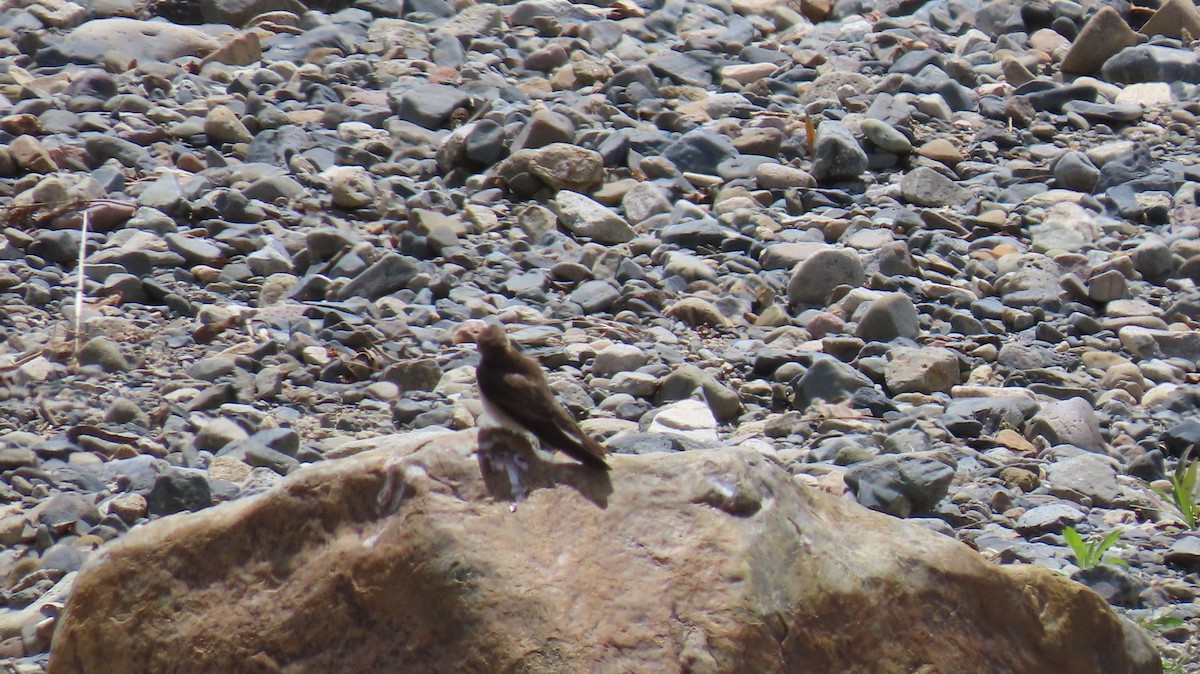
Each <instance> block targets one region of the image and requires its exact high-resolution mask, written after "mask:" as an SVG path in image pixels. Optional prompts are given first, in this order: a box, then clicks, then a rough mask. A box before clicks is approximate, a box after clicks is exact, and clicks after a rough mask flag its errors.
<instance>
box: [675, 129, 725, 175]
mask: <svg viewBox="0 0 1200 674" xmlns="http://www.w3.org/2000/svg"><path fill="white" fill-rule="evenodd" d="M737 153H738V152H737V149H736V148H734V147H733V143H731V142H730V141H729V139H728V138H726V137H725V136H722V135H720V134H717V133H714V132H712V131H708V130H705V129H696V130H694V131H689V132H687V133H685V134H683V135H682V136H680V137H679V139H678V140H676V141H675V142H673V143H671V144H670V145H668V146H667V147H666V149H664V150H663V151H662V156H663V158H664V159H667V160H668V161H670V162H671V163H672V164H674V165H675V166H676V167H677V168H678V169H679V170H680V171H690V172H692V173H707V174H715V173H716V172H717V166H718V165H719V164H720V163H721V162H723V161H725V160H726V159H729V158H731V157H735V156H737Z"/></svg>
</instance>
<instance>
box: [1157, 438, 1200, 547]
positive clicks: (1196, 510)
mask: <svg viewBox="0 0 1200 674" xmlns="http://www.w3.org/2000/svg"><path fill="white" fill-rule="evenodd" d="M1191 453H1192V448H1190V447H1189V448H1188V449H1187V451H1185V452H1184V453H1183V456H1181V457H1179V463H1177V464H1175V472H1173V473H1172V474H1171V475H1169V476H1167V477H1168V479H1169V480H1170V481H1171V493H1169V494H1168V493H1166V492H1163V491H1161V490H1157V491H1158V493H1159V495H1160V496H1162V497H1163V498H1165V499H1167V500H1168V501H1170V503H1171V505H1173V506H1175V510H1177V511H1178V512H1179V518H1180V519H1181V520H1183V523H1184V525H1185V526H1187V528H1189V529H1195V528H1196V516H1197V514H1200V504H1197V503H1196V481H1197V471H1198V470H1200V461H1198V460H1192V461H1189V460H1188V459H1189V458H1190V455H1191Z"/></svg>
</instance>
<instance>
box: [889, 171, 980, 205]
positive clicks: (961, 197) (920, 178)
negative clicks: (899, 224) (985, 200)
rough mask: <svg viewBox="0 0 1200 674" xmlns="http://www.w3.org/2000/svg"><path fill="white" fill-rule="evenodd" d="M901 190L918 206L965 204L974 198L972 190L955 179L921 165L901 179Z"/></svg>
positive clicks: (910, 201)
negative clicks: (961, 185) (959, 184)
mask: <svg viewBox="0 0 1200 674" xmlns="http://www.w3.org/2000/svg"><path fill="white" fill-rule="evenodd" d="M900 192H901V194H903V195H904V199H905V200H906V201H908V202H909V203H911V204H916V205H917V206H930V207H935V208H936V207H942V206H964V205H966V203H967V202H969V201H971V199H973V198H974V196H975V195H974V194H972V193H971V192H970V190H967V189H964V188H962V187H959V186H958V185H957V184H955V183H954V181H952V180H950V179H949V178H947V177H946V176H944V175H942V174H940V173H938V172H937V171H934V170H933V169H931V168H928V167H925V166H921V167H918V168H915V169H913V170H911V171H909V172H908V173H906V174H905V175H904V178H903V179H902V180H901V181H900Z"/></svg>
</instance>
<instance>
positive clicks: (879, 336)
mask: <svg viewBox="0 0 1200 674" xmlns="http://www.w3.org/2000/svg"><path fill="white" fill-rule="evenodd" d="M920 331H921V323H920V320H919V319H918V317H917V308H916V307H915V306H914V305H913V303H912V300H911V299H909V298H908V295H905V294H904V293H887V294H886V295H884V296H883V297H880V298H879V299H877V300H875V301H874V302H871V304H870V305H869V306H868V307H867V309H866V311H864V312H863V315H862V318H860V319H859V321H858V328H857V329H856V330H855V332H854V334H855V335H857V336H858V337H861V338H862V339H863V340H865V341H868V342H890V341H892V340H893V339H896V338H897V337H907V338H908V339H916V338H917V335H919V334H920ZM955 367H956V369H957V366H955Z"/></svg>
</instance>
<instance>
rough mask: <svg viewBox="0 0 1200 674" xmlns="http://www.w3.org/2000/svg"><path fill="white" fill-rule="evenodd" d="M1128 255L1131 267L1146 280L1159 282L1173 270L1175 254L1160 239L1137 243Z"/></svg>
mask: <svg viewBox="0 0 1200 674" xmlns="http://www.w3.org/2000/svg"><path fill="white" fill-rule="evenodd" d="M1129 256H1130V257H1131V258H1132V259H1133V267H1134V269H1137V271H1138V273H1139V274H1141V275H1142V276H1144V277H1145V278H1146V279H1147V280H1150V281H1154V282H1161V281H1163V280H1165V279H1167V278H1169V277H1170V276H1171V274H1172V273H1173V272H1174V271H1175V266H1176V265H1175V256H1174V254H1172V253H1171V249H1170V248H1168V247H1167V244H1165V243H1163V242H1162V241H1158V240H1155V241H1145V242H1143V243H1140V244H1138V246H1137V247H1136V248H1134V249H1133V250H1132V251H1131V252H1130V254H1129Z"/></svg>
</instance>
